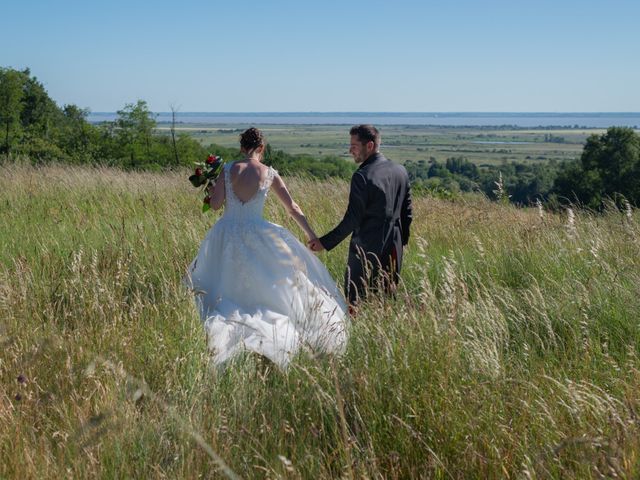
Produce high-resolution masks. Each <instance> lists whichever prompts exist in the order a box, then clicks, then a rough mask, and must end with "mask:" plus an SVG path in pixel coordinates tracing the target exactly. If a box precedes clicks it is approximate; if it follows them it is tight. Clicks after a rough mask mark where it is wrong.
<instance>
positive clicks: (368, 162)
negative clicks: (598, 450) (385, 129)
mask: <svg viewBox="0 0 640 480" xmlns="http://www.w3.org/2000/svg"><path fill="white" fill-rule="evenodd" d="M349 134H350V135H351V146H350V148H349V153H350V154H351V155H352V156H353V159H354V161H355V162H356V163H357V164H359V167H358V170H356V171H355V173H354V174H353V176H352V177H351V191H350V193H349V204H348V206H347V211H346V212H345V214H344V218H343V219H342V221H341V222H340V223H339V224H338V226H337V227H336V228H334V229H333V230H331V231H330V232H329V233H327V234H326V235H324V236H323V237H320V238H316V239H312V240H310V241H309V248H310V249H311V250H313V251H314V252H320V251H322V250H331V249H332V248H333V247H335V246H336V245H338V244H339V243H340V242H341V241H342V240H344V239H345V238H346V237H347V236H348V235H349V234H351V243H350V244H349V258H348V261H347V271H346V272H345V282H344V285H345V296H346V297H347V299H348V301H349V304H350V305H351V306H352V307H354V306H355V305H356V304H357V303H358V300H360V299H362V298H364V297H365V296H366V294H367V291H370V290H376V289H377V288H378V287H383V289H385V290H387V291H393V289H394V288H395V285H396V283H397V281H398V275H399V273H400V267H401V266H402V250H403V246H405V245H406V244H407V242H408V241H409V226H410V225H411V219H412V212H411V191H410V188H409V177H408V175H407V171H406V170H405V168H404V167H403V166H401V165H398V164H395V163H393V162H391V161H390V160H387V159H386V158H385V157H384V155H382V154H381V153H380V152H379V148H380V132H378V130H377V129H376V128H375V127H374V126H373V125H357V126H355V127H353V128H351V130H350V132H349Z"/></svg>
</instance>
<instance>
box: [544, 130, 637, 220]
mask: <svg viewBox="0 0 640 480" xmlns="http://www.w3.org/2000/svg"><path fill="white" fill-rule="evenodd" d="M554 190H555V192H556V193H557V194H559V195H564V196H565V197H568V198H570V199H574V198H575V199H576V200H578V201H580V202H581V203H583V204H585V205H587V206H589V207H592V208H600V207H601V204H602V200H603V199H604V198H605V197H615V196H616V195H622V196H624V197H625V198H626V199H627V200H628V201H629V202H631V203H633V204H636V205H638V204H640V136H639V135H638V134H636V133H635V132H634V131H633V129H631V128H626V127H611V128H609V129H608V130H607V132H606V133H604V134H602V135H591V136H590V137H589V138H588V139H587V142H586V144H585V146H584V150H583V152H582V156H581V157H580V162H575V163H573V164H570V165H568V166H567V167H566V168H565V169H564V170H562V171H561V172H560V174H559V175H558V178H557V179H556V182H555V186H554Z"/></svg>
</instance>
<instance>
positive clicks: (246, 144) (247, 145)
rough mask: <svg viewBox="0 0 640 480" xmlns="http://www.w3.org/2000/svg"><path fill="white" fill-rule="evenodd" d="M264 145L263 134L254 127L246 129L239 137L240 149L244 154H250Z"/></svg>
mask: <svg viewBox="0 0 640 480" xmlns="http://www.w3.org/2000/svg"><path fill="white" fill-rule="evenodd" d="M262 145H264V134H263V133H262V132H261V131H260V130H258V129H257V128H255V127H251V128H248V129H247V130H245V131H244V132H243V133H242V135H240V147H241V148H242V150H244V151H245V152H251V151H252V150H255V149H256V148H258V147H260V146H262Z"/></svg>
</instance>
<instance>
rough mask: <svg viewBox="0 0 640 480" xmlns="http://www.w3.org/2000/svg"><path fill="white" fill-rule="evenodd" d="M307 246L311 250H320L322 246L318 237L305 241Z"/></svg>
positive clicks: (322, 249) (322, 248)
mask: <svg viewBox="0 0 640 480" xmlns="http://www.w3.org/2000/svg"><path fill="white" fill-rule="evenodd" d="M307 246H308V247H309V249H310V250H311V251H313V252H322V251H324V247H323V246H322V243H321V242H320V240H319V239H318V238H312V239H310V240H309V241H308V242H307Z"/></svg>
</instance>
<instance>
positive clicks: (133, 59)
mask: <svg viewBox="0 0 640 480" xmlns="http://www.w3.org/2000/svg"><path fill="white" fill-rule="evenodd" d="M2 16H3V20H2V28H0V66H3V67H13V68H18V69H23V68H25V67H28V68H30V69H31V73H32V74H33V75H35V76H36V77H37V78H38V79H39V80H40V81H41V82H43V84H44V85H45V87H46V88H47V90H48V92H49V94H50V95H51V96H52V97H53V98H54V100H55V101H56V102H57V103H58V104H59V105H64V104H71V103H72V104H76V105H78V106H80V107H85V108H89V109H90V110H92V111H94V112H99V111H115V110H117V109H120V108H122V107H123V106H124V105H125V104H126V103H134V102H135V101H136V100H138V99H142V100H146V101H147V103H148V104H149V107H150V108H151V109H152V110H153V111H168V110H169V109H170V105H174V106H175V107H176V108H177V109H178V110H179V111H183V112H187V111H214V112H278V111H291V112H305V111H321V112H327V111H408V112H420V111H422V112H425V111H426V112H528V111H536V112H541V111H544V112H602V111H620V112H638V111H640V61H638V58H640V28H639V27H638V19H639V18H640V1H638V0H608V1H592V0H582V1H573V0H566V1H565V0H553V1H551V0H536V1H535V2H533V1H520V0H510V1H494V0H484V1H480V0H478V1H471V0H462V1H456V0H448V1H446V0H443V1H430V0H423V1H413V0H392V1H378V0H369V1H367V2H363V1H359V0H353V1H334V0H322V1H314V2H308V1H305V0H297V1H285V0H273V1H268V0H263V1H253V0H246V1H243V2H233V1H231V0H229V1H227V2H221V1H217V0H210V1H196V0H182V1H179V2H178V1H172V2H168V1H164V0H156V1H154V2H148V3H147V2H141V1H137V0H126V1H120V0H111V1H103V0H96V1H88V0H83V1H65V0H59V1H55V2H54V1H52V0H50V1H37V0H19V1H18V0H15V1H8V2H6V4H5V5H3V7H2Z"/></svg>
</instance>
